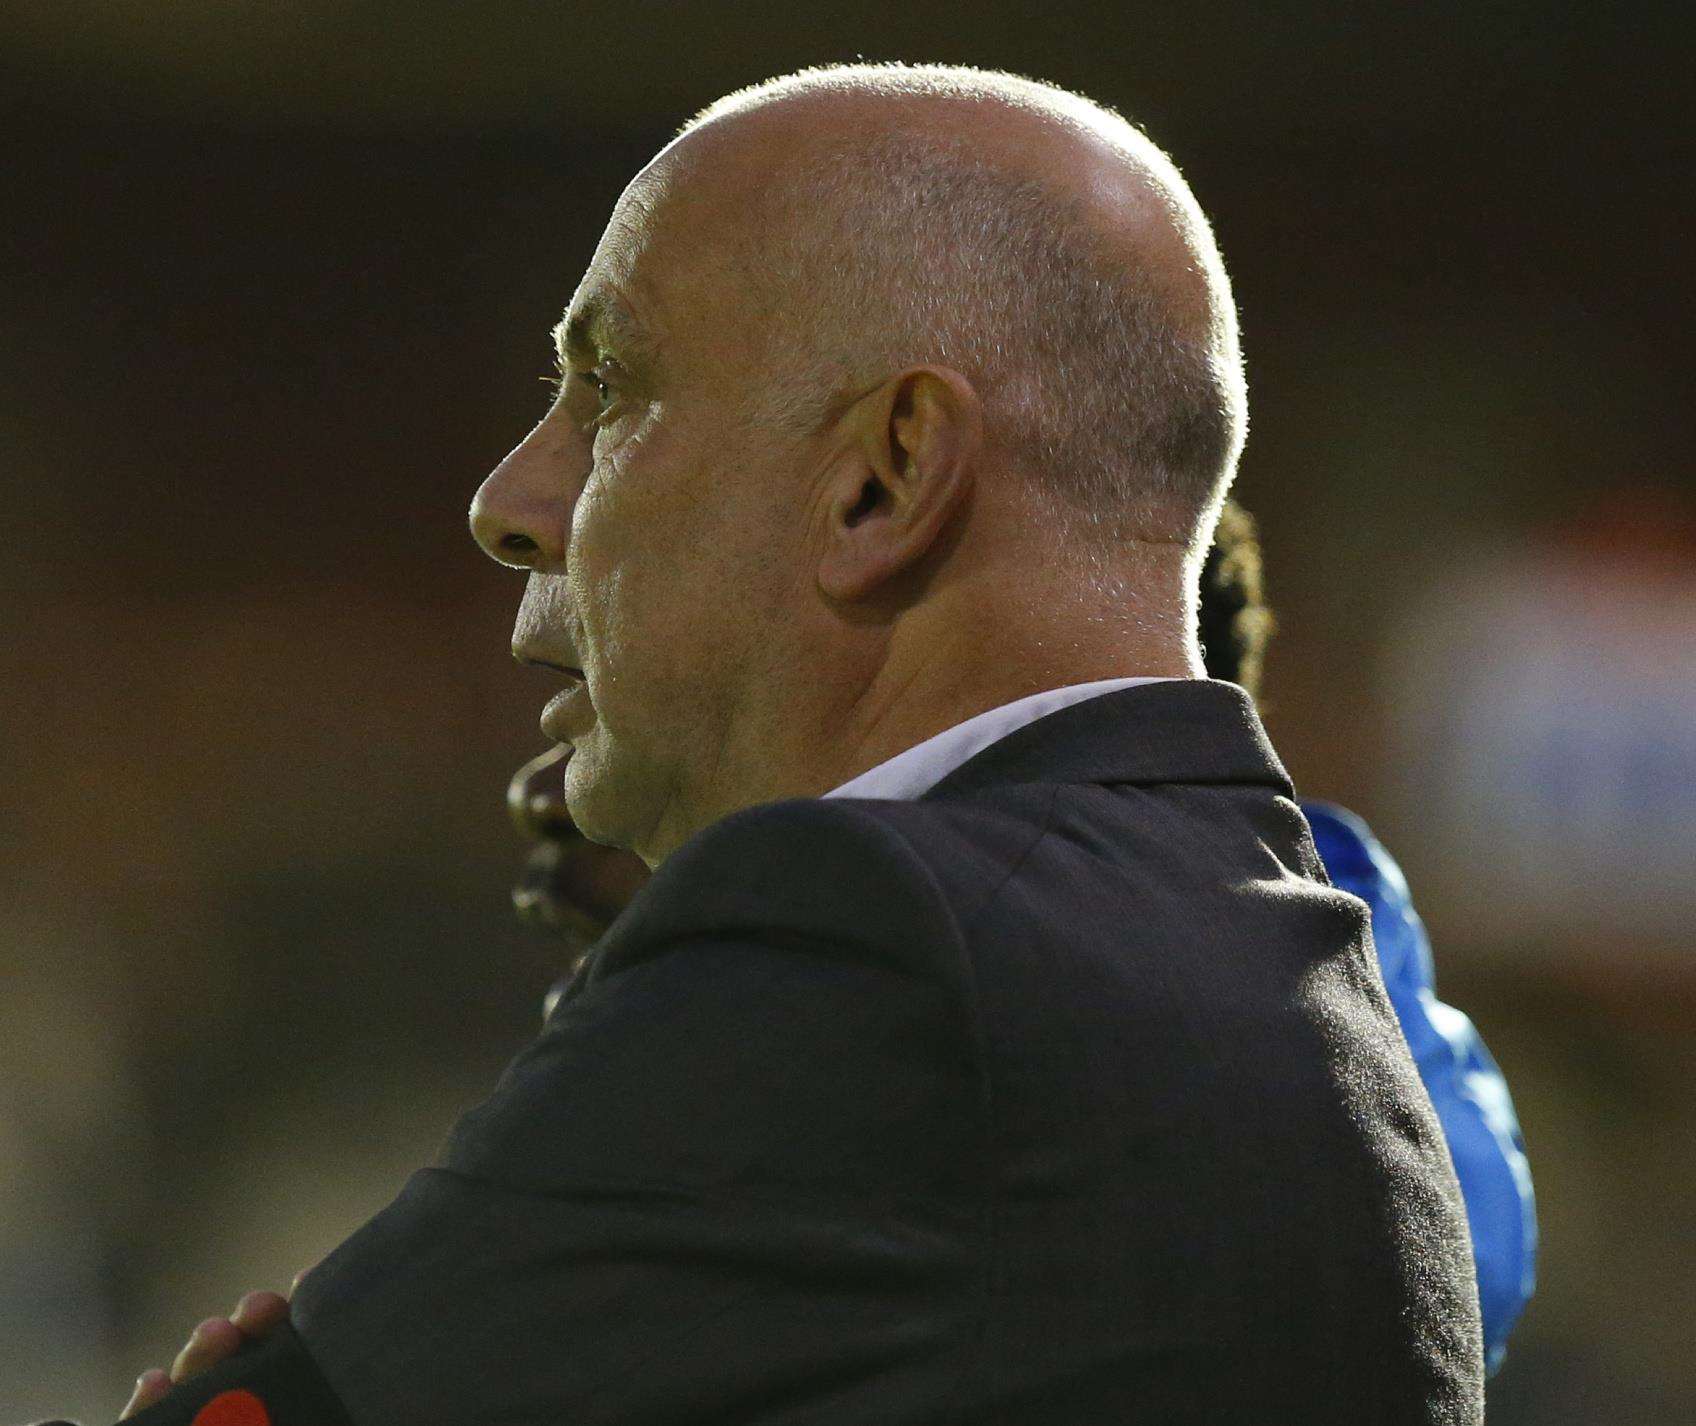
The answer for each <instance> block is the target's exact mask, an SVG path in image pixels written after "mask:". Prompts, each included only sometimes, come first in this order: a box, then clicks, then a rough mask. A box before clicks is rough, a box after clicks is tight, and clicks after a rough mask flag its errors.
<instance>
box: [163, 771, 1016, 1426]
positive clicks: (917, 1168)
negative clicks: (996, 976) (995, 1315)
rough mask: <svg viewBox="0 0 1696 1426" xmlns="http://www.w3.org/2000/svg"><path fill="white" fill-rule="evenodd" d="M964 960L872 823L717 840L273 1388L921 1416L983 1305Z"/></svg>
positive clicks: (450, 1150) (646, 917)
mask: <svg viewBox="0 0 1696 1426" xmlns="http://www.w3.org/2000/svg"><path fill="white" fill-rule="evenodd" d="M958 945H959V938H958V933H957V931H956V930H955V928H954V927H953V923H952V921H951V919H950V917H949V915H948V912H947V909H946V907H945V906H943V905H942V903H941V898H940V895H939V894H938V893H937V892H936V889H935V887H934V885H933V884H931V883H930V882H929V881H928V876H927V874H926V873H924V872H923V869H922V868H921V867H919V866H918V864H917V862H916V860H915V859H914V858H913V857H912V855H911V853H910V852H908V851H907V850H906V849H905V846H904V844H903V843H901V842H900V840H899V838H898V837H897V836H896V835H895V834H894V833H892V832H890V831H889V830H888V829H887V828H885V827H884V826H883V825H882V824H881V823H879V822H877V820H876V819H875V818H872V817H870V816H869V815H868V814H867V813H865V812H864V811H859V810H855V809H853V808H849V807H845V806H842V805H834V804H832V803H831V802H830V801H828V800H806V801H801V800H797V801H793V802H785V803H774V804H766V805H765V806H763V807H760V808H754V809H747V810H745V811H744V812H742V813H738V814H733V816H732V817H731V818H727V819H725V821H724V822H721V823H719V824H716V825H715V826H714V827H712V828H709V829H708V830H707V831H706V832H704V833H702V834H700V835H699V836H698V837H696V838H694V839H692V841H691V842H690V843H688V844H686V846H685V847H684V848H682V849H680V850H679V852H678V853H676V854H675V855H674V856H673V857H672V858H671V859H670V860H668V861H667V862H666V863H665V864H664V865H663V866H662V868H661V869H660V871H659V872H658V873H657V874H656V876H655V878H654V879H653V881H651V882H650V883H649V885H648V886H647V887H646V888H644V890H643V892H642V893H641V895H640V896H639V897H638V901H637V903H636V904H634V905H633V906H632V908H631V909H630V910H629V911H628V912H627V913H626V914H625V916H624V917H622V918H621V919H620V922H619V924H618V925H616V926H615V928H614V930H613V931H611V932H609V934H608V936H607V937H605V938H603V940H602V942H601V943H599V944H598V946H597V948H596V951H595V953H594V955H593V957H592V961H591V964H590V967H589V970H588V973H587V974H586V975H585V976H584V977H582V979H581V982H580V983H578V984H574V985H573V987H572V990H571V993H569V994H568V995H566V996H565V997H563V998H562V999H561V1001H560V1002H559V1003H558V1004H557V1005H556V1007H555V1009H554V1012H553V1014H552V1015H551V1016H550V1018H549V1020H548V1022H547V1024H546V1027H545V1028H544V1030H543V1033H542V1034H541V1035H540V1036H539V1037H538V1038H537V1039H536V1040H535V1041H533V1042H532V1043H531V1044H530V1045H528V1046H527V1047H526V1048H525V1049H524V1051H523V1052H522V1053H521V1054H520V1055H519V1056H518V1057H517V1059H515V1060H514V1061H513V1063H512V1064H510V1065H509V1066H508V1067H507V1069H506V1071H505V1073H504V1074H503V1075H502V1077H501V1079H500V1081H499V1083H498V1084H497V1085H496V1087H495V1090H494V1093H493V1094H492V1095H491V1096H490V1098H489V1099H487V1100H486V1101H485V1102H484V1103H482V1104H480V1105H479V1106H477V1107H476V1108H475V1109H473V1110H471V1111H470V1112H469V1113H468V1114H466V1115H465V1116H464V1117H463V1118H462V1119H461V1120H460V1121H459V1123H458V1124H456V1125H455V1126H454V1128H453V1130H452V1132H451V1134H450V1135H449V1136H448V1139H447V1141H446V1144H445V1146H444V1148H443V1150H442V1152H441V1153H440V1154H439V1155H438V1156H437V1160H436V1162H434V1163H433V1164H431V1165H430V1166H429V1167H426V1168H421V1169H419V1170H418V1171H417V1172H416V1173H414V1174H413V1175H412V1177H411V1178H410V1179H409V1180H408V1181H407V1183H406V1185H405V1186H404V1188H403V1189H402V1190H401V1192H400V1194H399V1196H398V1197H397V1198H396V1199H395V1200H394V1201H393V1202H392V1203H391V1204H390V1205H389V1206H388V1207H387V1208H385V1209H383V1210H382V1211H381V1212H380V1213H378V1214H377V1215H376V1216H375V1217H374V1218H373V1219H371V1220H370V1221H369V1222H367V1223H366V1224H365V1225H364V1226H363V1227H361V1228H360V1229H359V1230H358V1231H357V1232H355V1233H354V1234H353V1236H352V1237H350V1238H349V1239H347V1240H346V1241H345V1242H344V1243H342V1244H341V1245H340V1246H339V1247H338V1248H336V1249H335V1251H333V1252H332V1253H331V1254H330V1255H329V1256H328V1257H327V1258H326V1259H325V1260H324V1261H323V1262H322V1263H320V1264H319V1265H318V1266H317V1267H316V1268H314V1269H313V1270H312V1271H311V1272H310V1273H309V1274H308V1275H307V1276H306V1277H305V1278H304V1279H303V1280H302V1282H301V1284H300V1287H299V1288H298V1289H297V1291H296V1293H295V1297H294V1301H293V1304H292V1320H293V1324H294V1327H295V1329H296V1331H297V1334H298V1337H299V1339H300V1347H299V1348H298V1349H297V1348H296V1347H293V1346H290V1347H288V1348H285V1349H283V1355H285V1356H287V1358H288V1360H287V1362H286V1363H284V1365H283V1366H282V1367H280V1368H279V1369H278V1370H279V1371H284V1372H298V1373H299V1374H300V1375H301V1376H302V1377H304V1376H305V1375H306V1373H307V1370H308V1368H311V1369H312V1370H315V1371H317V1372H320V1373H321V1374H322V1376H323V1378H324V1380H325V1382H326V1383H327V1385H328V1389H329V1391H330V1393H331V1394H332V1397H333V1399H334V1400H335V1401H337V1402H339V1403H341V1404H342V1405H343V1406H345V1409H346V1412H347V1414H348V1416H349V1417H351V1420H352V1422H353V1423H354V1426H401V1423H406V1426H425V1423H432V1422H441V1423H443V1426H448V1423H452V1424H453V1426H469V1423H512V1426H518V1423H521V1422H522V1423H534V1422H539V1421H543V1420H550V1421H551V1420H559V1421H570V1422H572V1423H573V1426H597V1423H608V1424H609V1426H610V1423H615V1422H616V1423H620V1426H635V1423H656V1426H657V1423H662V1422H663V1423H673V1422H674V1423H678V1426H683V1423H698V1422H704V1421H709V1420H711V1421H720V1420H737V1421H744V1420H745V1421H754V1420H759V1419H763V1417H764V1414H765V1413H767V1412H771V1413H774V1414H775V1413H777V1412H778V1411H779V1410H782V1411H783V1412H784V1414H785V1418H786V1419H787V1415H788V1413H789V1412H796V1413H801V1412H802V1408H808V1409H810V1410H813V1411H816V1412H817V1413H818V1414H817V1415H816V1416H809V1417H808V1419H809V1421H817V1422H818V1423H819V1426H824V1423H826V1422H836V1421H841V1422H844V1423H846V1422H854V1423H856V1426H860V1423H864V1422H865V1421H867V1420H870V1419H877V1420H880V1421H885V1422H890V1423H894V1422H899V1421H903V1420H908V1419H912V1420H919V1419H927V1413H929V1412H934V1410H935V1409H936V1408H937V1407H938V1406H939V1405H941V1404H943V1403H945V1402H946V1400H947V1398H948V1396H949V1394H950V1391H951V1388H952V1385H953V1382H954V1381H955V1379H956V1378H957V1377H958V1374H959V1373H960V1371H961V1370H962V1369H963V1367H964V1365H965V1362H966V1360H967V1357H968V1355H969V1347H970V1342H971V1340H972V1334H973V1326H974V1323H975V1321H976V1320H977V1318H978V1315H979V1312H980V1309H981V1302H982V1298H981V1292H982V1287H983V1284H982V1283H981V1281H980V1270H981V1268H982V1265H983V1255H982V1253H981V1251H980V1228H979V1225H980V1222H981V1189H982V1185H983V1183H984V1181H985V1175H984V1173H983V1153H984V1143H983V1117H982V1115H981V1113H980V1110H979V1105H980V1098H981V1092H980V1080H979V1072H978V1071H979V1064H980V1060H979V1058H978V1056H977V1055H976V1053H975V1049H974V1043H975V1042H974V1040H973V1036H972V1029H971V1026H972V1021H971V1019H970V1017H969V1015H968V1014H966V1012H965V1009H964V1007H963V1006H962V1004H961V1001H960V987H959V983H958V980H957V979H956V977H955V975H954V973H953V969H952V968H953V967H954V966H955V964H956V960H955V958H956V955H957V951H958ZM227 1365H230V1364H227ZM239 1376H240V1373H239V1371H238V1372H236V1373H235V1377H239ZM232 1379H234V1378H232ZM158 1419H159V1420H160V1421H164V1420H168V1419H169V1420H177V1419H183V1420H186V1419H187V1417H186V1416H182V1417H160V1418H158ZM272 1420H273V1422H274V1426H296V1422H297V1421H298V1422H299V1426H323V1422H322V1420H320V1419H319V1418H318V1417H316V1416H313V1417H310V1418H308V1417H306V1416H302V1417H298V1418H297V1417H294V1416H287V1415H273V1418H272Z"/></svg>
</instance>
